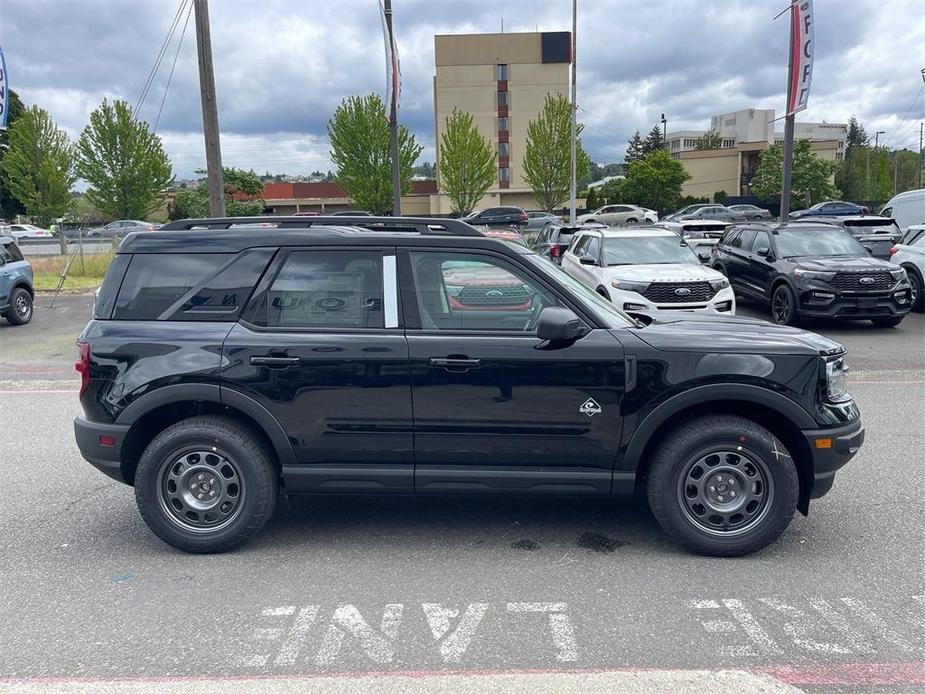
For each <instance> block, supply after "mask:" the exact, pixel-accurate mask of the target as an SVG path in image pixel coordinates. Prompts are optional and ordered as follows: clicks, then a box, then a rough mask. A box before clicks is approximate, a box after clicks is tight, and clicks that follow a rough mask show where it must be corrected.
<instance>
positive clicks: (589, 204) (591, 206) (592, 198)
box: [579, 186, 601, 211]
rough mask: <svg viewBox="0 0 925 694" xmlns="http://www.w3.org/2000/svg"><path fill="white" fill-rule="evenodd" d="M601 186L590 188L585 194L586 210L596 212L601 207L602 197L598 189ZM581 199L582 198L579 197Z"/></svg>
mask: <svg viewBox="0 0 925 694" xmlns="http://www.w3.org/2000/svg"><path fill="white" fill-rule="evenodd" d="M599 187H600V186H594V187H593V188H588V191H587V192H586V193H585V195H584V198H585V209H586V210H588V211H591V210H596V209H597V208H598V207H600V206H601V203H600V197H599V193H598V190H597V189H598V188H599ZM579 197H581V196H579Z"/></svg>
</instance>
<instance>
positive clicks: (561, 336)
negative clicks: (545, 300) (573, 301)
mask: <svg viewBox="0 0 925 694" xmlns="http://www.w3.org/2000/svg"><path fill="white" fill-rule="evenodd" d="M587 332H588V329H587V328H586V327H585V324H584V323H582V322H581V319H580V318H579V317H578V316H576V315H575V314H574V313H573V312H572V311H571V310H570V309H567V308H563V307H561V306H547V307H546V308H544V309H543V310H542V311H540V319H539V322H538V324H537V329H536V336H537V337H538V338H540V339H541V340H547V341H548V342H549V343H551V344H556V343H560V344H561V343H572V342H575V340H578V339H579V338H582V337H584V336H585V334H586V333H587Z"/></svg>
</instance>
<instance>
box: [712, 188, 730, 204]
mask: <svg viewBox="0 0 925 694" xmlns="http://www.w3.org/2000/svg"><path fill="white" fill-rule="evenodd" d="M728 197H729V194H728V193H727V192H726V191H725V190H718V191H716V192H715V193H713V202H715V203H716V204H717V205H722V204H723V203H724V202H726V198H728Z"/></svg>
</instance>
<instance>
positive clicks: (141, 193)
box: [75, 99, 173, 219]
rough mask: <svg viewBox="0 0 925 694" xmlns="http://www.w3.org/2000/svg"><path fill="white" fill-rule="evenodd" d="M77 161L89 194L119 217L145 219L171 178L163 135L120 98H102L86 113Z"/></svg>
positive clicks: (159, 199) (158, 201) (94, 202)
mask: <svg viewBox="0 0 925 694" xmlns="http://www.w3.org/2000/svg"><path fill="white" fill-rule="evenodd" d="M75 164H76V171H77V175H78V176H79V177H80V178H82V179H84V180H85V181H87V183H89V184H90V188H89V190H87V199H88V200H89V201H90V202H91V203H92V204H93V205H94V206H96V207H97V208H98V209H99V210H100V211H101V212H103V214H105V215H108V216H110V217H115V218H117V219H145V218H146V217H147V216H148V215H149V214H150V213H151V212H153V211H154V210H156V209H157V208H158V207H160V206H161V195H160V194H161V191H163V190H164V189H165V188H166V187H167V186H169V185H170V184H171V182H172V181H173V172H172V171H171V168H170V160H169V159H168V158H167V153H166V152H164V146H163V144H162V143H161V138H160V137H158V136H157V135H156V134H154V133H153V132H151V129H150V128H149V127H148V124H147V122H145V121H142V120H139V119H137V118H135V116H134V115H133V114H132V109H131V107H129V105H128V104H127V103H126V102H125V101H121V100H116V101H113V102H112V103H110V102H109V101H108V100H107V99H103V103H101V104H100V105H99V106H98V107H97V108H96V109H95V110H94V111H93V113H91V114H90V122H89V123H88V124H87V127H86V128H84V129H83V132H82V133H81V134H80V139H79V140H78V141H77V147H76V150H75Z"/></svg>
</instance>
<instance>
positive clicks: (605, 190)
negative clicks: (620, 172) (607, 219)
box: [600, 178, 626, 205]
mask: <svg viewBox="0 0 925 694" xmlns="http://www.w3.org/2000/svg"><path fill="white" fill-rule="evenodd" d="M624 181H626V179H625V178H612V179H610V180H609V181H607V182H606V183H603V184H601V187H600V200H601V205H614V204H616V203H620V202H623V186H624Z"/></svg>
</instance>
